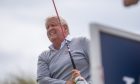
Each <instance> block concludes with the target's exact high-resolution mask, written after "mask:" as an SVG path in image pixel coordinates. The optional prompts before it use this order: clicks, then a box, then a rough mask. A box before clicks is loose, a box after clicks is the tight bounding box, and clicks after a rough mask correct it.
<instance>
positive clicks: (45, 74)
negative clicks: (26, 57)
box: [37, 54, 66, 84]
mask: <svg viewBox="0 0 140 84" xmlns="http://www.w3.org/2000/svg"><path fill="white" fill-rule="evenodd" d="M42 55H44V54H41V55H40V56H39V58H38V64H37V82H38V84H65V83H66V81H64V80H58V79H54V78H51V75H50V71H49V68H48V64H47V62H46V61H45V59H44V58H43V57H42Z"/></svg>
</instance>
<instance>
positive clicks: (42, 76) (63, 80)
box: [37, 16, 90, 84]
mask: <svg viewBox="0 0 140 84" xmlns="http://www.w3.org/2000/svg"><path fill="white" fill-rule="evenodd" d="M60 21H61V24H62V28H61V26H60V22H59V20H58V17H57V16H52V17H48V18H47V19H46V23H45V26H46V30H47V36H48V38H49V40H50V41H51V43H52V45H50V46H49V49H50V50H48V51H44V52H43V53H42V54H41V55H40V56H39V58H38V69H37V81H38V83H39V84H87V81H90V72H89V54H88V44H89V41H88V40H87V39H86V38H83V37H79V38H73V39H72V38H70V35H69V27H68V24H67V22H66V21H65V20H64V19H63V18H61V17H60ZM65 39H66V40H65ZM66 41H67V43H68V45H69V47H70V49H71V54H72V57H73V59H74V62H75V65H76V67H77V69H73V67H72V63H71V60H70V56H69V53H68V49H67V45H66Z"/></svg>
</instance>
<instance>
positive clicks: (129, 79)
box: [123, 76, 135, 84]
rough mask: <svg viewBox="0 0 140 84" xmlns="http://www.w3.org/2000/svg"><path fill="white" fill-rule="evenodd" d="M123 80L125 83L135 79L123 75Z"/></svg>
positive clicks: (127, 83)
mask: <svg viewBox="0 0 140 84" xmlns="http://www.w3.org/2000/svg"><path fill="white" fill-rule="evenodd" d="M123 81H124V82H125V83H126V84H133V83H134V82H135V79H134V78H132V77H127V76H124V77H123Z"/></svg>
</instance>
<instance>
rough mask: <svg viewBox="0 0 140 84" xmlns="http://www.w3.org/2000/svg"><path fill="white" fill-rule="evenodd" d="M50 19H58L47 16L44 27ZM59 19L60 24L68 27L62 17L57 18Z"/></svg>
mask: <svg viewBox="0 0 140 84" xmlns="http://www.w3.org/2000/svg"><path fill="white" fill-rule="evenodd" d="M51 18H56V19H58V17H57V16H49V17H47V18H46V22H45V25H47V23H48V20H49V19H51ZM59 19H60V22H61V24H62V25H68V24H67V21H66V20H65V19H63V18H62V17H59Z"/></svg>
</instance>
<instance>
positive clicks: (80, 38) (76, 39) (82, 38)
mask: <svg viewBox="0 0 140 84" xmlns="http://www.w3.org/2000/svg"><path fill="white" fill-rule="evenodd" d="M72 41H78V42H85V41H89V39H88V38H87V37H82V36H81V37H75V38H73V39H72Z"/></svg>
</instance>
